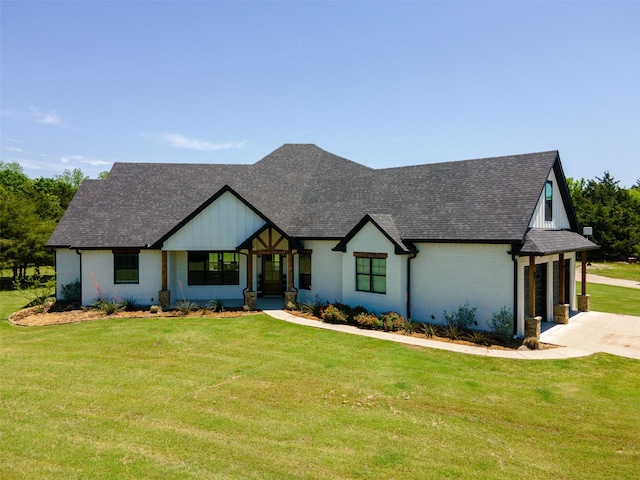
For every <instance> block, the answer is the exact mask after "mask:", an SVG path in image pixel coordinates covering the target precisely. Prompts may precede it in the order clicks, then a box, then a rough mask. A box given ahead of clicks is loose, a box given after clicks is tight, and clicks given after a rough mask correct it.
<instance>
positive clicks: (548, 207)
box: [544, 180, 553, 222]
mask: <svg viewBox="0 0 640 480" xmlns="http://www.w3.org/2000/svg"><path fill="white" fill-rule="evenodd" d="M544 220H545V222H550V221H552V220H553V183H552V182H551V180H547V183H545V185H544Z"/></svg>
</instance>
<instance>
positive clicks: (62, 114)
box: [0, 1, 640, 187]
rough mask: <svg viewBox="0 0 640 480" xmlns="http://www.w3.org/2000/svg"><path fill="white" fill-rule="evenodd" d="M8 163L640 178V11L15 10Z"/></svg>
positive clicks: (410, 5) (257, 6)
mask: <svg viewBox="0 0 640 480" xmlns="http://www.w3.org/2000/svg"><path fill="white" fill-rule="evenodd" d="M0 9H1V11H0V15H1V25H0V27H1V38H0V40H1V52H0V53H1V69H2V70H1V85H0V86H1V93H0V102H1V103H0V109H1V117H0V118H1V121H2V124H1V137H0V141H1V157H0V158H1V160H2V161H4V162H13V161H16V162H19V163H20V164H21V165H22V166H23V168H24V170H25V172H26V173H27V174H28V175H30V176H32V177H39V176H51V175H54V174H57V173H61V172H62V171H63V170H64V169H66V168H76V167H77V168H80V169H82V170H83V172H85V173H86V174H88V175H90V176H91V177H92V178H95V177H96V176H97V174H98V173H99V172H101V171H103V170H108V169H109V168H110V167H111V165H112V163H113V162H115V161H118V162H135V161H140V162H192V163H254V162H256V161H258V160H259V159H260V158H262V157H263V156H265V155H267V154H268V153H270V152H271V151H272V150H274V149H276V148H277V147H279V146H280V145H282V144H284V143H315V144H317V145H318V146H320V147H321V148H324V149H325V150H328V151H330V152H332V153H335V154H337V155H341V156H343V157H346V158H348V159H350V160H353V161H356V162H359V163H362V164H364V165H368V166H370V167H374V168H383V167H391V166H400V165H410V164H418V163H432V162H439V161H450V160H463V159H469V158H481V157H489V156H497V155H508V154H515V153H527V152H535V151H543V150H555V149H557V150H559V151H560V156H561V158H562V162H563V165H564V169H565V173H566V174H567V176H571V177H574V178H587V179H590V178H595V177H601V176H602V175H603V173H604V171H605V170H607V171H609V172H610V173H611V174H612V175H613V176H614V177H615V178H616V179H617V180H619V181H620V184H621V185H622V186H627V187H629V186H631V185H633V184H634V183H635V182H636V180H638V179H639V178H640V28H639V27H638V25H640V2H635V1H634V2H531V3H529V2H446V3H441V2H269V1H263V2H206V1H203V2H88V1H86V2H28V1H19V2H8V1H2V3H1V4H0Z"/></svg>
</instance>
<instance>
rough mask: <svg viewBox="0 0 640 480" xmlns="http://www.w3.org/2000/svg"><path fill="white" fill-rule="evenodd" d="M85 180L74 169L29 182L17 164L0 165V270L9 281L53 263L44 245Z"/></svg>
mask: <svg viewBox="0 0 640 480" xmlns="http://www.w3.org/2000/svg"><path fill="white" fill-rule="evenodd" d="M102 175H103V174H101V176H102ZM85 178H87V177H86V176H85V175H84V174H83V173H82V170H80V169H79V168H74V169H73V170H65V171H64V172H63V173H62V174H60V175H55V176H54V177H52V178H45V177H40V178H36V179H32V178H30V177H28V176H27V175H26V174H25V173H24V171H23V169H22V167H21V166H20V164H18V163H16V162H11V163H4V162H0V205H1V208H0V269H1V270H3V271H4V270H10V271H11V272H12V275H13V281H16V280H22V279H24V278H25V277H26V275H27V268H28V267H36V269H38V268H39V267H41V266H48V265H53V264H54V258H53V252H51V251H50V250H49V249H47V248H45V246H44V245H45V244H46V243H47V240H49V237H50V236H51V234H52V233H53V230H54V229H55V227H56V225H57V224H58V222H59V221H60V219H61V218H62V215H63V214H64V212H65V211H66V209H67V207H68V206H69V203H71V200H72V199H73V196H74V195H75V194H76V192H77V191H78V188H79V187H80V184H81V183H82V181H83V180H84V179H85Z"/></svg>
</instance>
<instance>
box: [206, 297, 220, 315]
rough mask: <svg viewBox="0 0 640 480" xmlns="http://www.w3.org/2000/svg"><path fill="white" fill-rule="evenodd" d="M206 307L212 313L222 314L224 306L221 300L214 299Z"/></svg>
mask: <svg viewBox="0 0 640 480" xmlns="http://www.w3.org/2000/svg"><path fill="white" fill-rule="evenodd" d="M207 305H208V307H209V308H211V310H213V311H214V312H224V304H223V303H222V299H221V298H216V299H215V300H211V301H210V302H209V303H208V304H207Z"/></svg>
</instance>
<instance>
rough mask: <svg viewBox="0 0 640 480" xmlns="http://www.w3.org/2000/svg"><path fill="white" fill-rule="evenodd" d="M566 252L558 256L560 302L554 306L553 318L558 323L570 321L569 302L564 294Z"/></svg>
mask: <svg viewBox="0 0 640 480" xmlns="http://www.w3.org/2000/svg"><path fill="white" fill-rule="evenodd" d="M564 293H565V292H564V253H561V254H560V255H559V256H558V304H557V305H554V306H553V320H554V321H555V322H556V323H562V324H566V323H569V304H567V303H565V294H564Z"/></svg>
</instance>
